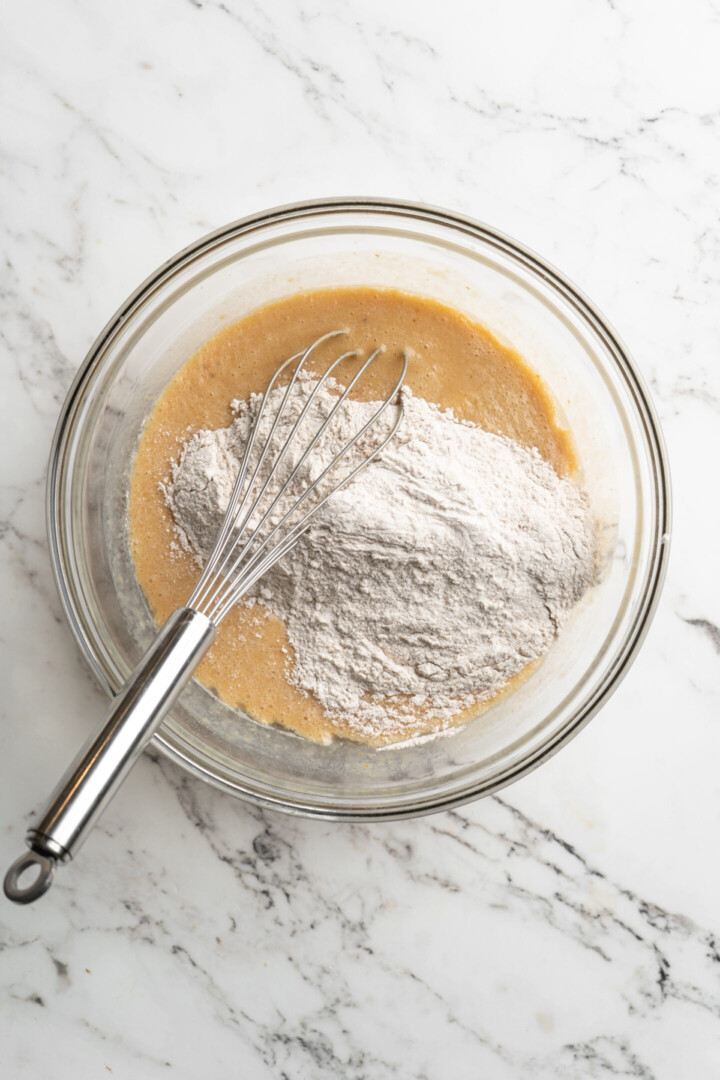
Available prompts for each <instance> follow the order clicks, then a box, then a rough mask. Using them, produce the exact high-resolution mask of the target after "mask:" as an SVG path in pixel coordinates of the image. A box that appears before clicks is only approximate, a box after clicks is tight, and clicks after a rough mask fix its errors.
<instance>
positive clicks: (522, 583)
mask: <svg viewBox="0 0 720 1080" xmlns="http://www.w3.org/2000/svg"><path fill="white" fill-rule="evenodd" d="M314 385H315V382H314V380H313V378H312V377H308V378H306V379H304V380H303V381H302V382H301V384H300V386H299V389H298V393H297V397H296V399H294V400H293V405H292V407H291V409H290V411H289V413H288V416H287V419H283V420H282V421H281V424H280V430H279V432H278V437H279V438H280V439H282V435H283V431H284V432H287V430H289V425H290V424H292V423H293V422H294V420H295V418H296V417H297V415H298V413H299V411H300V408H301V407H302V405H303V404H304V402H305V401H306V400H307V395H308V394H309V393H310V391H311V389H312V388H313V386H314ZM337 392H338V391H337V386H336V385H334V384H331V385H330V386H329V387H328V388H323V389H322V390H321V391H320V393H319V394H318V395H317V398H316V400H315V402H314V404H313V406H312V417H311V423H310V424H309V425H308V430H309V429H310V428H311V427H313V426H314V429H316V428H317V421H318V418H320V417H324V416H326V415H327V414H328V412H329V410H330V408H331V407H332V405H333V404H334V402H335V401H336V399H337ZM283 393H284V391H283V390H276V391H273V392H272V393H271V395H270V398H269V400H268V410H267V420H265V421H264V427H265V429H266V430H267V428H268V427H269V424H270V421H271V419H272V416H273V415H274V413H275V411H276V410H277V407H278V403H279V401H280V398H281V396H282V394H283ZM260 400H261V397H260V395H257V396H254V397H253V398H252V399H251V400H250V401H249V402H236V403H234V406H233V407H234V410H235V412H236V419H235V420H234V422H233V423H232V424H231V425H230V426H229V427H227V428H223V429H220V430H217V431H201V432H198V433H196V434H195V435H193V436H192V437H191V438H190V439H189V440H188V442H187V443H186V445H185V446H184V448H183V450H182V453H181V455H180V457H179V460H178V461H177V462H176V463H175V465H174V467H173V471H172V476H171V477H170V478H169V481H168V484H167V485H166V487H165V496H166V501H167V504H168V506H169V508H170V510H171V512H172V515H173V518H174V521H175V524H176V528H177V533H178V539H179V541H180V542H181V543H182V545H183V546H184V547H185V548H186V549H188V550H190V551H192V552H193V553H194V554H195V555H196V557H197V558H198V560H199V561H202V560H204V559H205V558H206V557H207V555H208V554H209V552H210V550H211V549H212V546H213V543H214V541H215V537H216V535H217V532H218V530H219V526H220V523H221V521H222V517H223V513H224V511H225V508H226V506H227V502H228V498H229V496H230V492H231V490H232V486H233V482H234V479H235V476H236V474H237V470H238V467H239V461H240V459H241V457H242V451H243V449H244V446H245V443H246V441H247V437H248V431H249V426H250V423H251V419H252V417H253V416H254V415H255V411H256V410H257V408H258V406H259V402H260ZM375 408H377V403H363V402H356V401H349V402H347V404H346V405H345V406H344V407H343V409H342V410H340V414H339V417H338V418H337V419H336V421H334V422H333V425H332V426H331V428H330V430H329V432H328V434H327V435H326V436H325V437H324V439H323V440H322V442H321V443H320V444H319V445H318V447H317V448H316V450H315V451H314V452H313V454H312V455H311V462H310V461H309V462H308V463H307V464H306V466H303V468H302V470H301V474H302V475H301V477H300V479H301V480H302V482H308V481H310V480H311V479H313V478H314V477H315V476H317V475H318V474H319V473H320V472H321V471H322V469H323V468H324V467H325V465H326V464H327V463H328V462H329V461H330V460H331V458H332V457H333V456H334V455H335V454H336V453H337V451H338V449H339V448H340V447H341V446H342V445H344V444H345V443H346V442H347V441H348V439H349V437H350V436H351V435H352V434H354V433H355V432H356V431H357V430H358V429H359V428H360V427H361V426H362V425H363V424H364V423H365V422H366V421H367V419H369V417H370V415H371V413H372V412H373V411H374V410H375ZM392 420H393V417H392V416H387V423H386V426H389V424H390V423H391V422H392ZM385 421H386V418H385V417H384V418H383V422H385ZM301 449H302V440H301V441H300V443H299V445H298V448H297V449H294V455H293V456H291V457H290V460H289V467H291V466H292V465H293V464H295V462H296V461H297V460H298V458H299V456H300V450H301ZM594 560H595V528H594V523H593V520H592V517H591V514H590V511H589V507H588V503H587V500H586V498H585V496H584V495H583V493H582V492H581V491H580V489H579V488H578V487H577V485H576V484H575V483H573V482H572V481H571V480H568V479H564V478H561V477H559V476H558V475H557V473H556V472H555V471H554V470H553V469H552V467H551V466H550V465H548V464H547V463H546V462H545V461H544V460H543V459H542V458H541V457H540V455H539V454H538V453H537V451H535V450H532V449H527V448H525V447H522V446H520V445H519V444H517V443H515V442H513V441H512V440H510V439H507V438H504V437H500V436H497V435H492V434H490V433H488V432H486V431H484V430H482V429H481V428H479V427H477V426H476V425H474V424H471V423H469V422H459V421H457V420H456V419H455V418H454V417H453V415H452V413H451V412H444V411H442V410H441V409H439V408H438V407H437V406H434V405H431V404H429V403H428V402H426V401H424V400H423V399H421V398H416V397H414V396H413V395H412V394H411V393H410V392H408V391H406V392H405V416H404V418H403V420H402V423H401V425H400V429H399V431H398V433H397V435H396V437H395V438H394V440H393V441H392V442H391V443H390V445H389V446H388V447H387V448H386V449H385V450H384V451H383V453H382V455H381V457H380V458H378V459H377V460H376V461H374V462H372V463H371V464H370V466H369V467H368V468H367V469H366V470H365V471H364V472H363V473H362V474H361V475H360V476H359V477H358V478H357V479H356V480H354V481H353V482H352V483H351V484H349V485H348V487H347V488H345V489H343V490H342V491H341V492H338V493H337V494H336V495H334V496H333V497H332V499H331V500H330V501H329V503H328V504H327V505H326V506H325V507H324V508H323V509H322V510H321V511H320V512H319V513H318V515H317V517H316V518H315V520H314V522H313V524H312V526H311V528H310V529H309V531H308V532H307V533H306V534H305V535H304V536H303V537H302V538H301V540H300V542H299V543H298V545H297V546H296V547H295V548H294V550H293V551H291V552H290V553H289V554H288V555H287V556H285V558H284V559H283V560H281V562H280V563H278V565H277V566H276V567H274V568H273V569H272V570H271V571H270V572H269V573H268V574H267V575H266V577H265V578H264V579H263V581H262V582H261V583H260V584H259V585H258V586H256V587H255V589H254V590H253V593H252V594H251V601H259V602H260V603H261V604H263V605H265V606H266V607H267V608H268V609H269V610H271V611H272V612H274V613H275V614H277V615H278V616H280V617H281V618H282V619H283V620H284V622H285V624H286V626H287V631H288V636H289V640H290V643H291V645H292V648H293V657H292V660H291V661H290V660H289V662H288V678H289V679H290V680H291V681H292V682H293V683H294V684H296V685H297V686H298V687H300V688H301V689H302V690H304V691H306V692H307V693H309V694H312V695H314V697H315V698H316V699H317V700H318V701H319V702H320V703H321V705H322V706H323V707H324V709H325V710H326V712H327V713H328V715H329V716H331V717H338V718H342V719H343V720H345V721H346V722H347V723H349V724H350V725H351V726H352V728H353V729H354V730H355V731H356V732H357V733H358V734H359V735H361V736H363V737H366V738H369V739H371V740H372V739H373V738H374V737H376V736H378V735H381V734H385V733H388V732H402V731H403V729H404V728H406V727H408V726H409V725H410V722H411V721H412V720H413V719H414V718H415V717H416V716H417V715H418V714H420V715H422V716H423V717H424V718H426V719H428V720H432V721H433V722H434V724H435V726H436V727H437V728H442V727H443V726H445V725H447V724H448V723H449V722H450V721H451V720H452V719H453V718H454V717H455V716H457V714H458V712H460V710H462V709H464V708H466V707H468V706H471V705H473V704H474V703H479V702H482V701H485V700H487V699H489V698H490V697H492V696H494V695H495V694H497V693H498V692H499V691H500V690H502V688H503V687H504V686H505V685H506V683H507V682H508V680H510V679H511V678H512V677H513V676H514V675H517V674H518V673H519V672H520V671H522V669H523V668H525V667H526V666H527V665H528V664H529V663H530V662H531V661H533V660H536V659H537V658H539V657H541V656H542V655H543V654H544V653H545V652H547V650H548V648H549V647H550V645H551V643H552V641H553V638H554V636H555V634H556V632H557V630H558V627H559V626H560V625H561V624H562V622H563V621H564V619H565V618H566V617H567V615H568V614H569V612H570V611H571V609H572V608H573V606H574V605H575V604H576V603H577V602H578V600H579V599H580V597H581V596H582V595H583V593H584V591H585V590H586V589H587V587H588V585H589V584H590V582H591V580H592V577H593V572H594Z"/></svg>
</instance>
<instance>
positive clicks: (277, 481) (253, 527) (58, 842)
mask: <svg viewBox="0 0 720 1080" xmlns="http://www.w3.org/2000/svg"><path fill="white" fill-rule="evenodd" d="M346 333H347V331H346V330H333V331H331V332H330V333H328V334H324V335H323V336H322V337H320V338H318V339H317V341H315V342H313V344H312V345H310V346H309V347H308V348H307V349H305V350H303V351H302V352H299V353H296V354H295V355H294V356H291V357H290V358H289V359H288V360H286V361H285V362H284V363H283V364H281V365H280V367H279V368H278V369H277V371H276V372H275V374H274V375H273V377H272V378H271V380H270V382H269V383H268V385H267V388H266V390H265V393H264V395H263V398H262V402H261V404H260V406H259V408H258V410H257V413H256V415H255V416H254V419H253V421H252V424H251V427H250V432H249V436H248V439H247V442H246V444H245V449H244V452H243V457H242V462H241V465H240V469H239V472H238V475H237V478H236V480H235V484H234V487H233V491H232V494H231V497H230V501H229V503H228V507H227V510H226V512H225V516H224V518H223V521H222V524H221V526H220V531H219V534H218V536H217V539H216V542H215V546H214V547H213V550H212V552H211V554H210V556H209V558H208V559H207V561H206V563H205V566H204V569H203V572H202V574H201V576H200V579H199V581H198V583H197V585H196V586H195V589H194V590H193V593H192V595H191V596H190V598H189V600H188V602H187V604H186V605H185V607H182V608H179V609H178V610H177V611H175V612H174V613H173V614H172V615H171V616H170V617H169V619H168V620H167V622H166V623H165V625H164V626H163V628H162V630H161V631H160V633H159V634H158V636H157V638H156V639H155V640H154V642H153V643H152V645H151V646H150V648H149V649H148V650H147V652H146V653H145V655H144V656H143V658H142V659H141V661H140V663H139V664H138V666H137V667H136V668H135V670H134V671H133V673H132V674H131V675H130V678H129V679H128V681H127V682H126V683H125V685H124V686H123V688H122V689H121V691H120V692H119V694H118V695H117V696H116V697H115V698H114V699H113V702H112V704H111V706H110V709H109V711H108V713H107V715H106V717H105V719H104V720H103V722H102V723H101V724H100V726H99V727H98V729H97V730H96V731H95V732H93V734H92V735H91V736H90V738H89V739H88V741H87V743H86V744H85V746H84V747H83V748H82V750H81V751H80V753H79V754H78V756H77V758H76V759H75V760H74V761H73V762H72V764H71V765H70V767H69V768H68V770H67V772H66V773H65V775H64V776H63V778H62V780H61V781H60V783H59V784H58V786H57V787H56V789H55V791H54V792H53V794H52V795H51V797H50V800H49V802H48V804H47V806H46V808H45V809H44V811H43V813H42V815H41V816H40V819H39V820H38V821H37V823H36V824H35V825H34V826H33V827H32V828H31V829H29V830H28V833H27V836H26V841H27V844H28V848H29V850H28V851H27V852H25V853H24V854H23V855H21V856H20V858H18V859H16V861H15V862H14V863H13V864H12V866H11V867H10V869H9V870H8V872H7V874H6V875H5V882H4V888H5V895H6V896H7V897H8V899H10V900H13V901H15V902H16V903H20V904H27V903H31V902H32V901H33V900H36V899H38V897H40V896H42V895H43V893H45V892H46V891H47V890H48V889H49V887H50V885H51V884H52V880H53V876H54V872H55V866H56V864H57V863H58V862H60V863H63V862H67V861H69V860H70V859H71V858H72V857H73V856H74V855H75V853H76V852H77V850H78V848H79V847H80V845H81V844H82V842H83V841H84V840H85V838H86V836H87V835H88V833H89V832H90V830H91V829H92V827H93V825H94V824H95V823H96V821H97V820H98V818H99V817H100V815H101V813H102V812H103V810H104V809H105V807H106V806H107V804H108V803H109V802H110V800H111V799H112V798H113V796H114V795H115V793H116V792H117V790H118V789H119V787H120V786H121V784H122V783H123V781H124V780H125V778H126V776H127V775H128V773H129V772H130V770H131V768H132V767H133V765H134V764H135V762H136V761H137V759H138V757H139V756H140V754H141V753H142V751H143V749H144V748H145V747H146V746H147V744H148V743H149V741H150V739H151V738H152V736H153V734H154V733H155V731H156V730H157V728H158V727H159V725H160V723H161V722H162V720H163V718H164V717H165V716H166V715H167V713H168V711H169V710H170V709H171V708H172V706H173V705H174V704H175V702H176V701H177V699H178V697H179V696H180V694H181V692H182V690H183V688H184V687H185V686H186V684H187V683H188V682H189V680H190V679H191V677H192V675H193V672H194V671H195V669H196V668H197V666H198V664H199V663H200V661H201V660H202V658H203V656H204V655H205V653H206V652H207V651H208V649H209V648H210V645H211V644H212V642H213V640H214V638H215V635H216V633H217V628H218V626H219V625H220V623H221V622H222V620H223V619H224V618H225V616H226V615H227V614H228V612H229V611H230V610H231V608H232V607H233V606H234V605H235V604H236V603H237V602H238V601H239V600H240V599H241V598H242V597H243V596H244V595H245V594H246V593H247V592H248V590H249V589H251V588H252V587H253V585H255V583H256V582H257V581H258V580H259V579H260V578H261V577H262V576H263V574H265V573H267V571H268V570H269V569H270V568H271V567H272V566H274V565H275V563H276V562H277V561H278V560H279V559H281V558H282V557H283V556H284V555H286V554H287V553H288V552H289V551H290V550H291V549H292V548H293V547H294V546H295V544H297V542H298V540H299V539H300V537H301V536H302V534H303V533H304V532H305V531H306V529H307V528H308V527H309V525H310V522H311V520H312V518H313V517H314V516H315V514H317V513H318V511H319V510H320V509H321V508H322V507H323V506H324V505H325V503H326V502H327V501H328V499H330V498H332V496H333V495H334V494H335V492H337V491H339V489H340V488H342V487H345V485H347V484H349V483H350V481H351V480H353V479H354V478H355V477H356V476H357V475H358V473H360V472H361V471H362V470H363V469H365V468H367V466H368V465H369V464H370V462H371V461H372V460H373V459H374V458H376V457H377V455H378V454H379V453H381V451H382V450H383V449H384V448H385V447H386V446H387V444H388V443H389V442H390V440H391V439H392V438H393V436H394V435H395V433H396V431H397V429H398V426H399V424H400V422H401V420H402V415H403V406H402V400H401V399H400V398H399V396H398V395H399V390H400V387H401V385H402V382H403V379H404V378H405V373H406V371H407V363H408V362H407V357H406V356H405V354H404V353H403V355H402V371H401V373H400V376H399V378H398V380H397V382H396V384H395V386H394V387H393V389H392V390H391V391H390V393H389V394H388V395H387V397H385V399H384V400H383V401H382V402H381V403H380V404H379V405H378V407H377V409H376V410H375V411H374V412H373V414H372V415H371V416H370V419H369V420H368V421H367V423H365V424H364V425H363V427H361V428H360V430H359V431H357V432H356V433H355V434H354V435H353V436H352V438H350V439H349V440H348V441H347V443H346V444H345V445H343V446H342V448H341V449H340V451H339V452H338V453H337V454H336V455H335V457H334V458H333V459H332V460H331V462H330V464H329V465H328V466H327V467H326V468H325V469H323V471H322V472H321V473H320V475H319V476H318V477H317V478H316V479H315V480H314V482H313V483H311V484H309V485H308V486H307V487H303V486H302V483H303V482H302V479H301V478H300V477H299V476H298V474H299V473H300V470H301V469H302V466H303V465H304V464H305V462H306V461H308V459H309V458H310V455H311V454H312V453H313V451H314V450H315V448H316V447H317V445H318V443H319V442H320V440H321V439H322V437H323V435H324V434H325V432H326V431H327V430H328V428H329V427H330V425H331V424H332V422H333V419H334V418H335V417H336V416H337V414H338V413H339V411H340V410H341V409H342V407H343V404H344V403H345V402H346V401H347V399H348V396H349V395H350V394H351V392H352V390H353V388H354V387H355V386H356V385H357V383H358V381H359V380H360V379H361V378H362V376H363V375H364V374H365V372H366V371H367V369H368V368H369V367H370V365H371V364H373V362H374V361H375V360H376V359H377V357H378V356H379V355H380V354H381V353H382V351H383V349H382V348H378V349H375V351H374V352H372V353H371V354H370V355H369V356H368V358H367V359H366V360H365V361H364V362H363V363H362V364H361V366H360V368H359V370H358V371H357V373H356V374H355V375H354V376H353V378H352V379H351V380H350V381H349V383H348V384H347V386H346V387H344V388H342V390H341V392H338V394H337V400H336V401H335V402H334V404H333V406H332V408H331V409H330V411H329V412H328V415H327V416H326V418H325V419H324V420H322V421H321V422H320V423H319V426H318V427H317V430H315V431H314V433H312V435H311V437H310V438H309V441H308V442H307V445H306V446H304V449H303V450H302V453H301V456H300V458H299V460H298V461H297V463H296V464H295V466H294V467H293V468H292V469H291V470H290V472H289V474H288V475H284V473H283V470H282V465H283V462H284V461H285V462H286V468H285V471H287V459H288V456H289V454H288V452H289V450H290V449H291V447H292V444H293V443H296V441H297V439H298V432H299V431H300V429H301V428H303V424H304V423H305V427H307V421H311V422H312V415H311V414H310V410H311V406H312V403H313V401H314V400H315V398H316V397H317V394H318V392H319V390H320V388H321V387H322V386H323V385H324V384H326V383H327V381H328V379H330V378H331V376H332V374H333V372H334V371H336V369H337V368H338V366H339V365H340V364H341V363H342V362H343V361H346V360H349V359H351V358H352V357H358V356H359V353H358V352H357V351H354V350H350V351H347V352H343V353H342V354H341V355H339V356H338V357H337V358H336V359H335V360H334V361H333V362H332V363H331V364H330V366H329V367H328V368H327V369H326V370H325V372H324V374H323V375H322V376H321V377H319V378H318V379H317V380H316V381H315V383H314V385H313V386H312V389H311V390H310V392H309V394H308V395H307V399H306V400H305V402H304V404H303V407H302V409H301V411H300V414H299V416H298V417H297V419H296V420H295V422H294V424H293V425H292V427H291V428H290V431H289V434H288V435H287V436H286V437H285V438H284V440H283V439H282V438H279V437H278V436H277V432H278V425H279V424H280V421H281V420H282V417H283V415H285V413H286V409H287V407H288V405H289V404H290V402H291V400H292V398H293V391H294V390H295V389H296V386H297V382H298V378H299V376H300V373H301V372H302V371H303V370H305V371H307V370H308V363H309V361H310V360H311V359H312V357H313V355H314V354H315V353H316V351H317V350H318V349H319V347H320V346H321V345H323V344H324V343H325V342H327V341H330V340H332V339H333V338H338V337H341V336H343V335H345V334H346ZM286 371H290V372H291V375H290V378H289V381H288V383H287V387H286V388H285V391H284V394H283V395H282V398H281V401H280V404H279V406H278V408H277V411H276V413H275V416H274V417H272V421H271V424H270V430H269V433H268V435H267V437H266V438H265V442H264V445H262V446H261V447H260V446H259V447H258V450H257V451H256V450H255V445H256V443H257V442H258V441H260V442H261V441H262V440H258V432H259V430H260V426H261V422H262V419H263V415H264V413H265V410H266V407H267V404H268V399H269V395H270V392H271V391H272V390H273V388H274V387H275V386H276V384H278V382H279V380H280V379H281V377H282V375H283V374H284V373H285V372H286ZM337 389H338V390H340V388H339V387H338V388H337ZM281 390H282V388H281ZM393 402H396V404H397V416H396V418H395V420H394V422H393V423H392V425H391V427H390V430H389V432H388V433H387V434H386V435H385V436H384V437H383V438H381V439H380V440H379V441H378V442H377V445H373V443H372V442H371V443H370V446H369V447H368V445H367V443H368V440H367V439H366V440H365V442H364V443H363V442H361V440H363V438H364V437H365V436H367V435H369V433H370V432H371V430H372V429H373V428H374V427H375V426H376V425H377V422H378V420H379V419H380V417H381V415H382V414H383V413H384V412H385V410H386V409H387V408H388V407H389V406H390V405H391V404H392V403H393ZM308 434H310V433H308V432H307V431H305V430H304V429H303V439H304V438H307V436H308ZM358 444H360V445H359V446H358ZM355 446H358V451H357V453H359V455H360V461H359V463H358V464H354V465H353V464H352V463H351V464H350V466H349V467H348V468H347V470H346V471H345V472H343V473H342V474H341V475H340V476H339V477H338V475H337V474H336V475H335V476H333V477H331V474H332V473H334V472H335V470H336V469H337V468H338V466H339V465H340V462H341V461H343V460H349V461H351V462H352V459H351V458H348V455H349V454H350V451H351V450H352V448H353V447H355ZM330 477H331V479H330V481H329V483H328V485H327V488H326V489H324V488H323V484H324V482H325V481H326V480H327V479H328V478H330ZM288 504H289V509H287V510H285V506H286V505H288ZM278 517H279V520H276V518H278ZM33 869H34V870H35V876H34V878H32V880H30V881H29V882H28V883H27V884H25V885H23V883H22V881H21V878H22V877H23V876H26V880H27V875H29V876H30V877H32V874H31V871H32V870H33Z"/></svg>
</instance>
